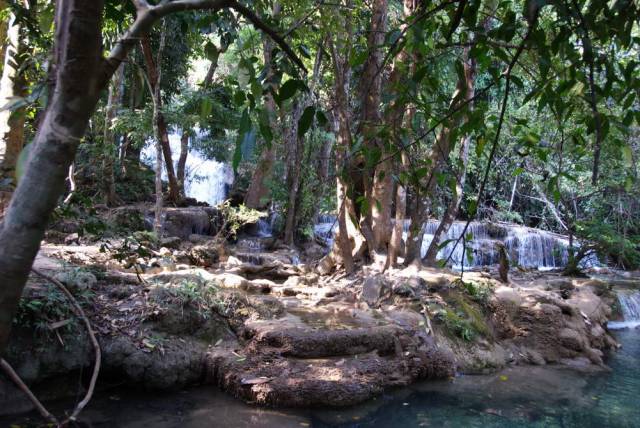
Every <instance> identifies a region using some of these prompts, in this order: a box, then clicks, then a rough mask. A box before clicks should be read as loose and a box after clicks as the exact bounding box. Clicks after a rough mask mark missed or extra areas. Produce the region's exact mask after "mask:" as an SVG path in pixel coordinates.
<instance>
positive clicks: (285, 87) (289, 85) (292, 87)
mask: <svg viewBox="0 0 640 428" xmlns="http://www.w3.org/2000/svg"><path fill="white" fill-rule="evenodd" d="M303 88H305V86H304V83H303V82H302V80H299V79H289V80H287V81H286V82H284V83H283V84H282V86H280V90H279V91H278V104H282V103H283V102H284V101H286V100H288V99H289V98H291V97H292V96H294V95H295V94H296V92H297V91H298V90H300V89H303Z"/></svg>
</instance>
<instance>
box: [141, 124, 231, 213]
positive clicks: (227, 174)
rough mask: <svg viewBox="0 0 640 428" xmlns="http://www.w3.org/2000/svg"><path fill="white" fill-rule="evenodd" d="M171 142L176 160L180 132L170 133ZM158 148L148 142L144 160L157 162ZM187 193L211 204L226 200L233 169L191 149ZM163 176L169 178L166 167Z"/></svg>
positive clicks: (175, 159)
mask: <svg viewBox="0 0 640 428" xmlns="http://www.w3.org/2000/svg"><path fill="white" fill-rule="evenodd" d="M169 144H170V145H171V152H172V154H173V157H174V159H173V160H174V161H177V159H178V156H179V155H180V134H177V133H171V134H169ZM155 157H156V148H155V145H154V144H148V145H147V146H146V147H145V148H144V149H143V150H142V161H143V162H144V163H146V164H147V165H150V166H153V165H154V164H155ZM185 169H186V178H185V193H186V194H187V196H188V197H190V198H194V199H197V200H198V201H201V202H206V203H208V204H209V205H218V204H219V203H221V202H224V200H225V198H226V197H227V193H228V190H229V188H230V187H231V185H232V184H233V179H234V177H233V169H232V168H231V167H230V166H229V165H227V164H225V163H222V162H218V161H215V160H209V159H205V158H204V157H202V156H201V155H200V153H198V152H197V151H195V150H193V151H189V156H187V164H186V168H185ZM162 177H163V178H164V179H166V178H167V172H166V169H165V168H164V166H163V168H162Z"/></svg>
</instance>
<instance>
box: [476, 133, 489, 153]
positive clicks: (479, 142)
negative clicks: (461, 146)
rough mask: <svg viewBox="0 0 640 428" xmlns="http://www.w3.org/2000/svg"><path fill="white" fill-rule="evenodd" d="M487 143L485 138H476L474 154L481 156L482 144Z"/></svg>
mask: <svg viewBox="0 0 640 428" xmlns="http://www.w3.org/2000/svg"><path fill="white" fill-rule="evenodd" d="M486 144H487V142H486V140H485V139H484V138H482V137H480V138H478V140H477V141H476V156H478V157H480V156H482V152H483V151H484V146H485V145H486Z"/></svg>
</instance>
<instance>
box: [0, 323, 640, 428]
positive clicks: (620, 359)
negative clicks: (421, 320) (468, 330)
mask: <svg viewBox="0 0 640 428" xmlns="http://www.w3.org/2000/svg"><path fill="white" fill-rule="evenodd" d="M615 337H616V339H617V340H618V341H619V342H620V343H621V344H622V347H621V349H620V350H619V351H617V352H613V353H611V354H609V355H608V356H607V359H606V361H607V364H608V365H609V366H610V367H611V371H599V372H595V373H590V374H585V373H583V372H579V371H575V370H572V369H566V368H559V367H534V366H516V367H510V368H507V369H504V370H502V371H499V372H496V373H494V374H490V375H468V376H457V377H456V378H454V379H451V380H446V381H438V382H435V381H429V382H423V383H417V384H414V385H411V386H408V387H404V388H397V389H391V390H388V391H387V392H385V393H384V394H383V395H381V396H378V397H376V398H374V399H372V400H371V401H369V402H367V403H365V404H362V405H359V406H355V407H351V408H348V409H334V410H332V409H321V410H313V409H297V410H291V409H289V410H287V409H269V408H263V407H260V406H253V405H247V404H245V403H243V402H241V401H239V400H236V399H234V398H232V397H230V396H229V395H228V394H225V393H224V392H221V391H220V390H219V389H218V388H216V387H213V386H197V387H192V388H189V389H186V390H182V391H179V392H156V393H154V394H153V396H152V397H150V396H149V394H148V393H145V392H144V391H139V390H132V389H131V388H122V387H117V386H115V387H112V388H110V389H108V390H104V391H99V392H98V394H97V396H96V397H95V399H94V400H93V401H92V403H91V404H90V405H89V406H88V408H87V409H86V410H85V412H84V413H83V418H82V420H83V421H85V423H86V424H87V425H88V426H92V427H103V426H104V427H113V428H116V427H117V428H125V427H141V426H153V427H158V428H174V427H188V428H196V427H212V426H213V427H215V426H229V427H244V426H258V427H282V428H294V427H296V428H299V427H305V426H306V427H319V428H323V427H327V428H329V427H342V428H346V427H361V426H375V427H378V428H386V427H395V426H405V427H425V426H427V427H428V426H441V427H449V426H450V427H456V426H469V427H511V426H522V427H543V426H544V427H565V428H573V427H580V428H590V427H594V428H595V427H602V426H615V427H623V428H624V427H634V426H635V425H634V424H635V423H636V422H637V421H638V420H639V419H640V413H639V412H640V410H639V409H638V406H637V391H638V387H640V372H639V367H640V332H639V331H638V330H625V331H619V332H616V333H615ZM71 404H72V403H71V402H70V401H69V400H67V401H59V402H55V403H51V404H50V407H51V408H52V409H53V410H54V411H55V410H60V411H63V410H64V409H68V408H69V407H70V405H71ZM40 423H41V421H40V418H39V416H38V415H37V414H34V413H31V414H25V415H20V416H14V417H4V418H0V425H2V426H10V425H11V424H16V425H18V426H21V427H30V426H38V425H39V424H40Z"/></svg>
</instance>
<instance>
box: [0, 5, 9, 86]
mask: <svg viewBox="0 0 640 428" xmlns="http://www.w3.org/2000/svg"><path fill="white" fill-rule="evenodd" d="M6 8H7V1H6V0H0V10H5V9H6ZM8 27H9V21H5V20H2V21H0V73H2V72H3V70H4V56H5V54H6V52H7V29H8Z"/></svg>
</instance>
